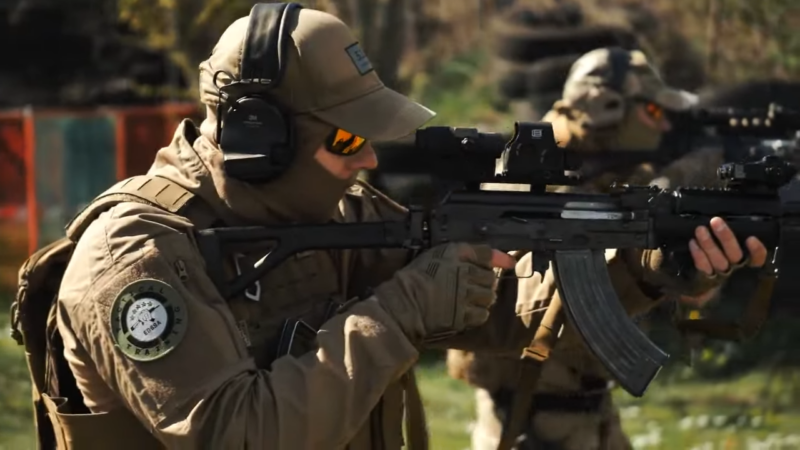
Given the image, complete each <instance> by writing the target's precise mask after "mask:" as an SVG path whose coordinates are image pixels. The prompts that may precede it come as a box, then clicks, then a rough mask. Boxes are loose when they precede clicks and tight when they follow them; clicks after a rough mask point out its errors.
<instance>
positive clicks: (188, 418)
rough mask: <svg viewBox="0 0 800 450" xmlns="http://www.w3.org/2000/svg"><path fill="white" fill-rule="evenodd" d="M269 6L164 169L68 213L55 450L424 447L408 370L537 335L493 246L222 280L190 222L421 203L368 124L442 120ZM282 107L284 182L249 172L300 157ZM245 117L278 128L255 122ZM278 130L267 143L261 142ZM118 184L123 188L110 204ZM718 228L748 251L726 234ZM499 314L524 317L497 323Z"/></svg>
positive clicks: (251, 254) (223, 47)
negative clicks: (443, 353)
mask: <svg viewBox="0 0 800 450" xmlns="http://www.w3.org/2000/svg"><path fill="white" fill-rule="evenodd" d="M261 7H262V6H261V5H257V6H256V8H254V10H253V11H252V12H251V15H250V18H242V19H239V20H237V21H236V22H234V23H233V24H232V25H231V26H230V27H229V28H228V29H227V30H226V31H225V33H224V34H223V35H222V37H221V39H220V41H219V43H218V44H217V45H216V47H215V48H214V50H213V52H212V54H211V56H210V57H209V59H208V60H207V61H205V62H203V63H202V65H201V67H200V85H201V98H202V101H203V103H205V104H206V105H207V107H208V108H207V117H206V119H205V121H204V122H203V123H202V125H201V126H200V127H199V129H198V128H197V127H196V126H195V125H194V124H193V123H192V122H191V121H188V120H187V121H184V122H183V123H182V124H181V125H180V126H179V128H178V129H177V130H176V132H175V135H174V138H173V141H172V143H171V144H170V145H169V146H168V147H166V148H163V149H162V150H160V151H159V153H158V155H157V157H156V161H155V163H154V164H153V166H152V168H151V170H150V171H149V173H148V174H147V176H145V177H137V178H133V179H130V180H126V181H124V182H122V183H120V184H119V185H117V186H116V187H114V188H112V190H111V191H110V194H109V196H106V197H102V198H101V200H98V203H103V202H105V205H106V207H107V208H105V210H100V208H98V207H97V206H96V205H97V204H98V203H95V204H93V205H92V206H90V207H89V208H88V209H87V210H86V211H85V212H84V213H83V214H82V215H81V216H80V217H78V218H77V219H76V220H75V221H74V222H73V223H72V224H71V225H70V227H69V229H68V234H69V235H70V236H71V237H73V238H78V237H79V241H78V244H77V247H76V248H75V250H74V253H73V255H72V259H71V261H70V263H69V266H68V268H67V270H66V273H65V274H64V280H63V283H62V285H61V290H60V293H59V298H58V303H57V316H58V328H57V331H58V334H59V335H60V336H61V338H63V354H62V353H59V352H55V351H53V350H51V354H50V355H49V356H50V358H49V360H50V361H55V362H57V363H58V364H56V365H54V366H52V369H53V370H54V373H55V376H56V381H57V383H56V384H57V385H56V386H52V387H51V388H50V389H51V392H49V393H48V395H47V396H45V397H44V398H45V400H44V406H43V407H44V408H45V409H46V410H47V411H48V412H49V414H50V416H49V418H50V420H52V422H53V425H54V428H55V432H56V435H57V439H59V440H60V441H59V448H114V447H118V446H122V447H125V448H159V447H167V448H174V449H197V448H208V449H241V448H248V449H274V450H283V449H285V450H301V449H329V448H337V449H338V448H349V449H353V450H358V449H392V450H397V449H400V448H401V447H402V446H403V445H404V443H405V445H406V446H407V447H408V448H412V449H424V448H427V434H426V430H425V426H424V418H423V417H422V411H421V401H420V399H419V395H418V392H417V389H416V385H415V381H414V375H413V373H412V372H411V368H412V366H413V365H414V363H415V362H416V360H417V357H418V351H419V349H420V348H422V347H424V346H430V345H433V344H434V343H436V344H437V345H440V346H460V347H463V348H467V349H473V348H477V347H476V346H477V345H479V344H480V345H484V346H486V348H488V349H494V348H521V347H522V346H524V342H525V340H526V339H529V336H528V334H529V333H527V328H525V327H524V326H522V325H521V324H519V321H518V320H517V319H516V317H515V316H514V314H513V306H509V305H507V303H509V302H510V305H513V304H514V302H515V301H516V298H515V297H508V298H504V299H501V301H500V302H499V303H498V305H497V308H496V309H495V314H493V315H492V316H491V320H488V319H489V308H490V306H491V305H492V303H493V301H494V299H495V294H494V290H493V285H494V281H495V274H494V272H493V270H492V269H493V268H498V269H503V268H505V269H509V268H513V265H514V260H513V258H511V257H509V255H507V254H505V253H501V252H498V251H493V250H492V249H490V248H488V247H486V246H481V245H467V244H458V243H454V244H448V245H442V246H438V247H435V248H433V249H431V250H430V251H427V252H424V253H422V254H421V255H419V256H417V257H416V258H413V259H412V258H411V255H410V254H409V252H406V251H387V250H365V251H357V252H356V251H341V252H339V251H337V252H333V251H326V250H321V251H311V252H305V253H301V254H298V255H295V256H293V257H291V258H289V259H288V260H286V261H285V262H284V263H283V264H281V265H280V266H279V267H277V268H276V269H275V270H273V271H272V272H271V273H268V274H267V275H265V276H264V277H262V278H261V279H259V280H258V281H257V282H256V283H254V284H253V285H251V286H249V287H248V289H247V290H246V291H244V292H243V293H242V294H240V295H236V296H233V297H232V298H225V297H223V296H222V295H221V294H220V289H219V287H218V286H219V285H218V284H215V283H214V282H213V281H212V280H213V279H214V277H213V276H212V275H214V274H213V273H212V272H210V271H209V270H208V269H209V268H210V267H213V266H214V264H216V263H218V262H220V261H218V260H211V259H209V258H206V259H203V258H202V257H201V252H200V251H199V248H198V242H199V241H198V240H196V239H195V236H196V235H195V234H193V233H192V230H193V229H194V228H203V227H207V226H209V225H214V226H216V227H221V226H222V227H224V226H231V225H254V224H255V225H258V224H290V223H292V222H306V223H309V222H311V223H325V222H331V221H333V222H363V221H375V220H380V219H389V218H393V219H396V218H400V217H404V215H405V213H406V211H405V210H403V209H402V208H401V207H399V206H398V205H396V204H394V203H393V202H391V201H390V200H388V199H387V198H386V197H385V196H383V195H382V194H381V193H379V192H377V191H375V190H374V189H372V188H371V187H370V186H368V185H365V184H363V183H356V184H354V181H353V180H354V179H355V175H356V174H357V173H358V171H359V170H362V169H370V168H373V167H375V165H376V159H375V155H374V153H373V150H372V149H371V147H370V146H369V144H368V143H367V140H370V139H384V140H386V139H392V138H396V137H399V136H402V135H406V134H409V133H411V132H413V131H414V130H415V129H416V128H418V127H419V126H421V125H422V124H424V123H425V122H426V121H427V120H429V119H430V118H431V117H432V116H433V113H432V112H431V111H429V110H427V109H426V108H424V107H422V106H420V105H418V104H416V103H414V102H412V101H411V100H409V99H407V98H405V97H403V96H401V95H399V94H397V93H395V92H393V91H390V90H389V89H387V88H386V87H384V86H383V84H382V83H381V81H380V79H379V78H378V76H377V75H376V74H375V72H374V71H373V70H372V68H371V65H370V63H369V60H368V59H367V58H366V56H365V55H364V54H363V52H362V51H361V49H360V48H359V46H358V43H357V42H356V39H355V38H354V36H353V34H352V33H351V32H350V30H349V29H348V28H347V27H346V26H345V25H344V24H343V23H342V22H341V21H339V20H338V19H336V18H335V17H333V16H331V15H329V14H326V13H322V12H319V11H314V10H310V9H300V10H299V11H298V10H285V11H283V13H282V14H285V15H283V16H281V17H285V20H284V21H283V22H280V25H279V24H277V23H275V22H272V21H270V20H268V16H269V15H267V16H264V15H261V14H259V13H260V12H263V11H262V10H261ZM269 17H274V16H269ZM276 30H283V31H284V32H285V33H287V34H286V36H288V38H287V40H286V41H283V42H284V43H285V47H277V48H279V50H278V51H277V52H272V51H270V50H269V48H276V47H265V46H264V45H263V44H264V40H267V35H272V36H273V37H274V35H275V34H274V33H275V32H276ZM254 54H255V55H262V56H258V57H257V58H255V59H257V60H258V61H261V62H264V63H266V64H274V63H275V62H276V61H283V62H284V64H285V73H284V76H283V78H282V80H281V81H280V83H279V84H278V85H277V86H272V89H271V90H270V91H269V95H270V98H271V99H272V100H271V101H274V102H279V103H280V105H281V107H282V111H284V112H286V113H287V115H286V116H280V115H270V114H273V112H274V111H272V112H270V111H271V110H268V109H265V107H264V105H263V104H259V103H258V101H260V100H259V99H258V97H253V96H250V97H248V96H245V97H239V94H242V91H247V90H248V89H253V88H256V89H255V91H259V89H258V88H259V85H271V83H272V82H274V81H275V80H280V77H278V76H275V75H274V74H275V73H278V72H275V71H272V72H269V70H266V69H265V70H263V71H258V70H253V67H252V66H251V65H250V64H249V63H246V61H250V59H251V57H252V56H253V55H254ZM269 55H271V57H268V56H269ZM251 62H252V61H251ZM270 67H272V66H270ZM267 69H269V67H268V68H267ZM215 78H216V80H215ZM220 85H221V86H222V87H221V89H222V90H223V92H224V93H225V95H223V96H222V97H221V96H220V93H219V92H218V86H220ZM237 90H238V91H237ZM237 92H238V93H237ZM247 92H250V94H252V93H253V91H247ZM250 94H247V95H250ZM259 95H260V94H259ZM221 98H222V99H223V100H222V101H221ZM236 99H238V100H236ZM220 103H224V105H223V106H222V107H220ZM231 104H234V107H233V108H234V109H230V108H231ZM254 105H261V106H254ZM236 108H241V110H244V111H245V114H243V115H242V114H239V113H237V112H236V111H239V112H241V110H240V109H236ZM218 111H219V112H220V114H218V113H217V112H218ZM237 114H238V115H237ZM265 117H269V118H270V119H271V120H273V121H274V122H281V121H282V120H284V119H288V120H287V123H289V122H291V123H292V124H294V131H295V133H294V134H293V136H294V137H295V146H294V148H295V150H296V155H295V156H294V160H293V162H292V163H291V164H286V172H285V173H282V174H280V175H279V176H277V177H275V178H274V179H272V180H270V181H269V182H263V183H261V182H248V181H242V180H241V178H242V177H256V178H257V176H258V175H259V174H258V173H257V172H258V171H248V169H249V168H251V167H254V166H256V165H259V164H261V165H263V163H264V161H265V159H264V158H268V157H276V159H277V161H272V162H273V163H276V164H278V165H280V164H283V163H285V162H286V158H289V156H287V154H286V153H282V152H283V150H282V149H281V147H279V146H276V145H273V144H276V143H280V141H281V139H283V137H282V136H284V134H285V133H282V132H281V130H280V129H275V128H270V129H269V132H265V131H264V127H263V125H265V122H264V121H265ZM220 121H221V123H220ZM237 121H238V122H237ZM270 124H271V125H274V123H272V122H270V123H267V125H270ZM232 130H234V131H235V133H234V135H233V137H232V136H231V134H230V131H232ZM226 132H227V133H228V134H227V137H226ZM248 132H252V133H255V134H259V133H261V135H262V139H263V140H262V141H260V142H251V140H248V139H238V138H237V136H238V137H241V136H240V135H237V134H236V133H245V135H246V133H248ZM253 144H256V147H255V148H254V147H252V145H253ZM268 144H270V147H269V149H270V152H267V151H265V150H263V149H262V150H259V148H260V147H258V146H262V145H263V146H265V147H266V146H267V145H268ZM248 145H250V146H249V147H248ZM278 156H279V157H278ZM243 161H244V162H245V164H244V165H242V164H240V163H241V162H243ZM264 167H266V168H267V169H268V168H269V167H272V166H269V165H264ZM234 169H235V170H234ZM267 169H265V170H267ZM252 179H255V178H252ZM120 193H121V194H124V197H123V200H122V201H116V203H114V202H110V200H108V199H112V198H116V199H119V198H120V196H119V195H118V194H120ZM114 195H117V197H113V196H114ZM720 240H721V242H722V244H723V246H726V249H727V251H730V250H731V249H734V250H736V251H738V252H739V253H741V249H740V248H739V247H738V244H736V239H735V237H734V236H733V235H732V233H730V231H729V230H728V232H727V234H724V233H723V234H721V235H720ZM731 245H733V246H734V247H730V246H731ZM253 247H254V246H253ZM728 247H730V248H728ZM762 248H763V246H762ZM714 249H715V250H716V252H717V253H718V254H717V255H716V256H719V255H721V251H722V250H720V249H719V248H717V247H708V248H706V250H700V249H698V250H697V251H696V254H695V256H696V257H698V258H701V260H702V258H706V259H705V260H704V261H705V262H706V263H708V261H709V259H708V258H711V259H712V260H714V261H717V259H714V258H713V256H714V254H708V252H709V251H712V250H714ZM750 250H751V253H753V248H750ZM756 250H758V249H756ZM239 251H241V252H242V254H233V255H230V256H222V257H221V258H220V259H224V260H225V261H224V263H225V267H226V269H227V270H228V273H226V274H225V275H226V277H227V278H231V277H233V276H235V275H236V274H237V273H238V272H242V271H243V270H245V269H247V268H248V267H251V266H252V265H254V264H256V262H257V261H258V260H259V259H260V258H261V257H262V256H263V252H258V251H256V249H255V248H248V247H246V246H245V247H243V248H240V249H239ZM712 253H713V252H712ZM635 254H638V253H637V252H632V253H631V255H632V257H633V255H635ZM754 255H755V256H753V259H755V258H757V257H758V256H757V255H758V254H757V253H755V254H754ZM734 256H737V255H734ZM738 256H739V257H741V255H738ZM723 260H724V261H727V259H725V258H724V257H723ZM715 264H718V262H715ZM725 264H729V263H727V262H725ZM632 265H633V266H636V267H639V271H640V272H642V271H644V272H647V273H649V274H654V273H656V272H657V271H653V270H651V269H650V268H649V266H643V265H642V264H641V263H632ZM698 267H700V268H701V269H702V263H699V266H698ZM723 269H724V267H723V268H722V269H720V270H723ZM708 270H709V273H711V269H708ZM217 275H218V274H217ZM506 306H508V307H506ZM487 320H488V321H487ZM476 327H478V328H477V329H475V330H474V331H471V332H469V333H462V331H465V330H468V329H472V328H476ZM498 328H503V329H510V330H516V331H515V333H517V334H514V335H513V336H512V334H513V333H511V334H506V333H504V334H503V335H502V339H501V338H500V335H501V334H500V333H499V332H497V331H496V330H497V329H498ZM48 332H49V333H51V332H52V330H50V331H48ZM456 335H457V336H456ZM493 336H496V338H495V337H493ZM64 360H66V361H64ZM65 363H66V364H68V366H65ZM64 367H68V372H69V375H71V376H72V377H74V380H72V381H73V383H74V384H75V386H76V388H77V389H75V390H74V391H71V390H70V386H69V383H68V382H69V381H70V378H69V377H68V376H65V373H64V372H63V370H64ZM76 391H77V392H78V394H77V395H76V394H75V392H76ZM404 418H405V420H406V429H407V435H406V436H403V432H402V430H403V428H404V427H403V419H404Z"/></svg>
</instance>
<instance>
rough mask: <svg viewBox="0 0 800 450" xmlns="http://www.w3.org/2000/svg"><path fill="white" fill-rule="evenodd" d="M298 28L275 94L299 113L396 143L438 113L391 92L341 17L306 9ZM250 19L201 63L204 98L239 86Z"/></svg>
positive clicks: (212, 101) (211, 101) (212, 99)
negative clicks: (222, 88)
mask: <svg viewBox="0 0 800 450" xmlns="http://www.w3.org/2000/svg"><path fill="white" fill-rule="evenodd" d="M296 17H297V19H296V22H295V23H292V24H289V26H291V27H292V31H291V36H292V43H291V44H289V46H288V47H289V51H288V53H289V54H288V55H287V57H286V58H287V60H286V63H285V64H286V72H285V75H284V77H283V80H282V81H281V84H280V85H279V86H278V87H277V88H275V89H272V90H271V91H270V93H271V94H272V95H274V96H275V97H276V98H277V99H278V100H279V101H280V102H281V103H283V105H284V106H285V107H286V108H288V109H289V110H291V111H292V112H293V113H295V114H311V115H313V116H316V117H317V118H319V119H321V120H323V121H324V122H327V123H329V124H330V125H332V126H335V127H338V128H342V129H344V130H347V131H349V132H351V133H354V134H357V135H359V136H361V137H364V138H366V139H370V140H376V141H383V140H392V139H397V138H399V137H403V136H406V135H408V134H411V133H413V132H414V131H416V130H417V129H418V128H420V127H421V126H422V125H424V124H425V123H426V122H428V121H429V120H430V119H432V118H433V117H435V116H436V113H435V112H433V111H431V110H430V109H428V108H426V107H424V106H422V105H420V104H418V103H416V102H414V101H412V100H411V99H409V98H408V97H406V96H404V95H402V94H400V93H398V92H395V91H393V90H392V89H389V88H387V87H386V86H385V85H384V84H383V82H382V81H381V80H380V78H379V77H378V75H377V73H376V72H375V70H374V69H373V67H372V63H371V62H370V61H369V59H368V58H367V56H366V55H365V54H364V51H363V50H362V49H361V46H360V45H359V43H358V41H357V40H356V38H355V36H354V35H353V33H352V32H351V31H350V29H349V28H348V27H347V25H345V24H344V23H343V22H342V21H341V20H339V19H338V18H336V17H335V16H333V15H331V14H328V13H325V12H322V11H317V10H313V9H307V8H303V9H301V10H300V11H299V12H298V14H297V16H296ZM248 22H249V19H248V17H243V18H240V19H238V20H236V21H235V22H234V23H233V24H231V26H229V27H228V29H227V30H225V32H224V33H223V34H222V37H221V38H220V40H219V42H218V43H217V45H216V46H215V47H214V50H213V51H212V53H211V56H210V57H209V58H208V59H207V60H206V61H204V62H203V63H201V64H200V98H201V101H202V102H203V103H205V104H206V105H209V106H216V105H217V103H218V102H219V98H218V90H217V87H216V86H215V85H214V80H213V78H214V74H215V73H217V72H218V71H224V72H226V73H228V74H230V76H231V77H233V79H231V78H230V77H227V76H225V75H223V74H220V75H219V76H218V77H217V85H223V84H227V83H230V82H232V81H236V80H238V79H239V76H240V74H241V55H242V48H243V44H244V38H245V34H246V32H247V26H248Z"/></svg>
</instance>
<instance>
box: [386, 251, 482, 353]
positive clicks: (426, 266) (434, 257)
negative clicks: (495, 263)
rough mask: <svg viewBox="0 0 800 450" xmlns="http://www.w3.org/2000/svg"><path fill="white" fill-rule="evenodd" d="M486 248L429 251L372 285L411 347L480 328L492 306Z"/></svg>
mask: <svg viewBox="0 0 800 450" xmlns="http://www.w3.org/2000/svg"><path fill="white" fill-rule="evenodd" d="M491 261H492V249H491V248H490V247H488V246H485V245H468V244H446V245H440V246H438V247H434V248H432V249H430V250H428V251H427V252H425V253H423V254H422V255H420V256H419V257H417V258H416V259H414V260H413V261H412V262H411V263H410V264H409V265H407V266H406V267H404V268H403V269H401V270H400V271H398V272H397V273H396V274H395V275H394V277H393V278H392V279H390V280H389V281H386V282H385V283H383V284H381V285H380V286H378V287H377V288H376V289H375V291H374V293H375V297H376V298H377V299H378V302H379V303H380V304H381V305H382V306H383V307H384V308H385V309H386V311H388V312H389V314H391V315H392V316H393V317H394V318H395V320H397V322H398V323H399V324H400V327H401V328H402V329H403V331H404V332H405V333H406V335H407V336H408V338H409V339H410V340H411V341H412V342H415V343H422V342H430V341H433V340H438V339H443V338H446V337H449V336H452V335H454V334H456V333H458V332H460V331H463V330H465V329H468V328H472V327H476V326H479V325H481V324H483V323H484V322H485V321H486V320H487V319H488V318H489V307H490V306H491V305H492V303H494V300H495V293H494V289H493V287H494V281H495V275H494V271H493V270H492V262H491Z"/></svg>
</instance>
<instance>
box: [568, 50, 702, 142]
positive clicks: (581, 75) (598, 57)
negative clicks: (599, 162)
mask: <svg viewBox="0 0 800 450" xmlns="http://www.w3.org/2000/svg"><path fill="white" fill-rule="evenodd" d="M637 100H638V101H643V102H650V103H653V104H655V105H658V106H660V107H661V108H663V109H666V110H671V111H680V110H684V109H687V108H690V107H691V106H692V105H695V104H696V103H697V96H696V95H694V94H692V93H689V92H686V91H680V90H676V89H672V88H669V87H668V86H667V85H666V84H664V81H663V80H662V79H661V76H660V75H659V74H658V72H657V71H656V69H655V68H654V67H653V66H652V65H651V64H650V63H649V62H648V61H647V58H646V57H645V55H644V53H642V52H641V51H639V50H634V51H627V50H624V49H621V48H618V47H610V48H601V49H597V50H592V51H591V52H589V53H587V54H585V55H583V56H581V57H580V58H579V59H578V60H577V61H575V63H574V64H573V65H572V68H571V69H570V72H569V75H568V76H567V81H566V83H565V84H564V92H563V95H562V99H561V104H562V105H563V106H566V107H569V108H572V109H574V110H577V111H580V112H581V113H583V114H582V115H583V118H582V121H583V126H584V127H586V128H589V129H599V128H605V127H609V126H613V125H616V124H618V123H620V122H621V121H622V120H623V118H624V117H625V109H626V106H627V104H629V102H631V101H637Z"/></svg>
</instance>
